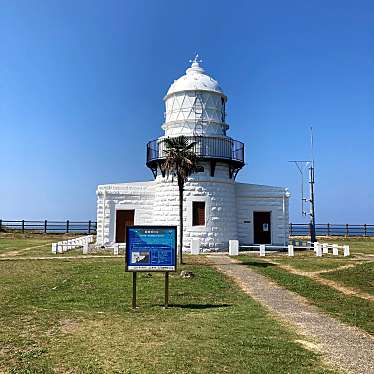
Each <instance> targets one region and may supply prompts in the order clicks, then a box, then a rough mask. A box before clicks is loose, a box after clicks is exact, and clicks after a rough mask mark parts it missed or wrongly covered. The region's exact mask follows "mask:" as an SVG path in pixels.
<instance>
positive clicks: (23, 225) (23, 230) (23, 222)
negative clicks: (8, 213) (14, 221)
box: [22, 219, 25, 233]
mask: <svg viewBox="0 0 374 374" xmlns="http://www.w3.org/2000/svg"><path fill="white" fill-rule="evenodd" d="M22 232H23V233H24V232H25V220H24V219H23V220H22Z"/></svg>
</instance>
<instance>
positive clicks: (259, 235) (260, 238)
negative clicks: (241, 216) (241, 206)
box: [253, 212, 271, 244]
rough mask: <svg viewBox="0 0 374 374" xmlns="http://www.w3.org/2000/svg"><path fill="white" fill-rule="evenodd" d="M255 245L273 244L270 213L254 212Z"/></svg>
mask: <svg viewBox="0 0 374 374" xmlns="http://www.w3.org/2000/svg"><path fill="white" fill-rule="evenodd" d="M253 242H254V244H271V225H270V212H253Z"/></svg>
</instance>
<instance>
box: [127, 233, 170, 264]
mask: <svg viewBox="0 0 374 374" xmlns="http://www.w3.org/2000/svg"><path fill="white" fill-rule="evenodd" d="M176 260H177V228H176V227H175V226H127V236H126V271H175V270H176V263H177V261H176Z"/></svg>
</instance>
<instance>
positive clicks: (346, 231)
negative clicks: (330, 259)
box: [345, 223, 349, 236]
mask: <svg viewBox="0 0 374 374" xmlns="http://www.w3.org/2000/svg"><path fill="white" fill-rule="evenodd" d="M348 235H349V226H348V223H347V224H346V225H345V236H348Z"/></svg>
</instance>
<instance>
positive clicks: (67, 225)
mask: <svg viewBox="0 0 374 374" xmlns="http://www.w3.org/2000/svg"><path fill="white" fill-rule="evenodd" d="M68 232H69V220H66V233H68Z"/></svg>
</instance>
